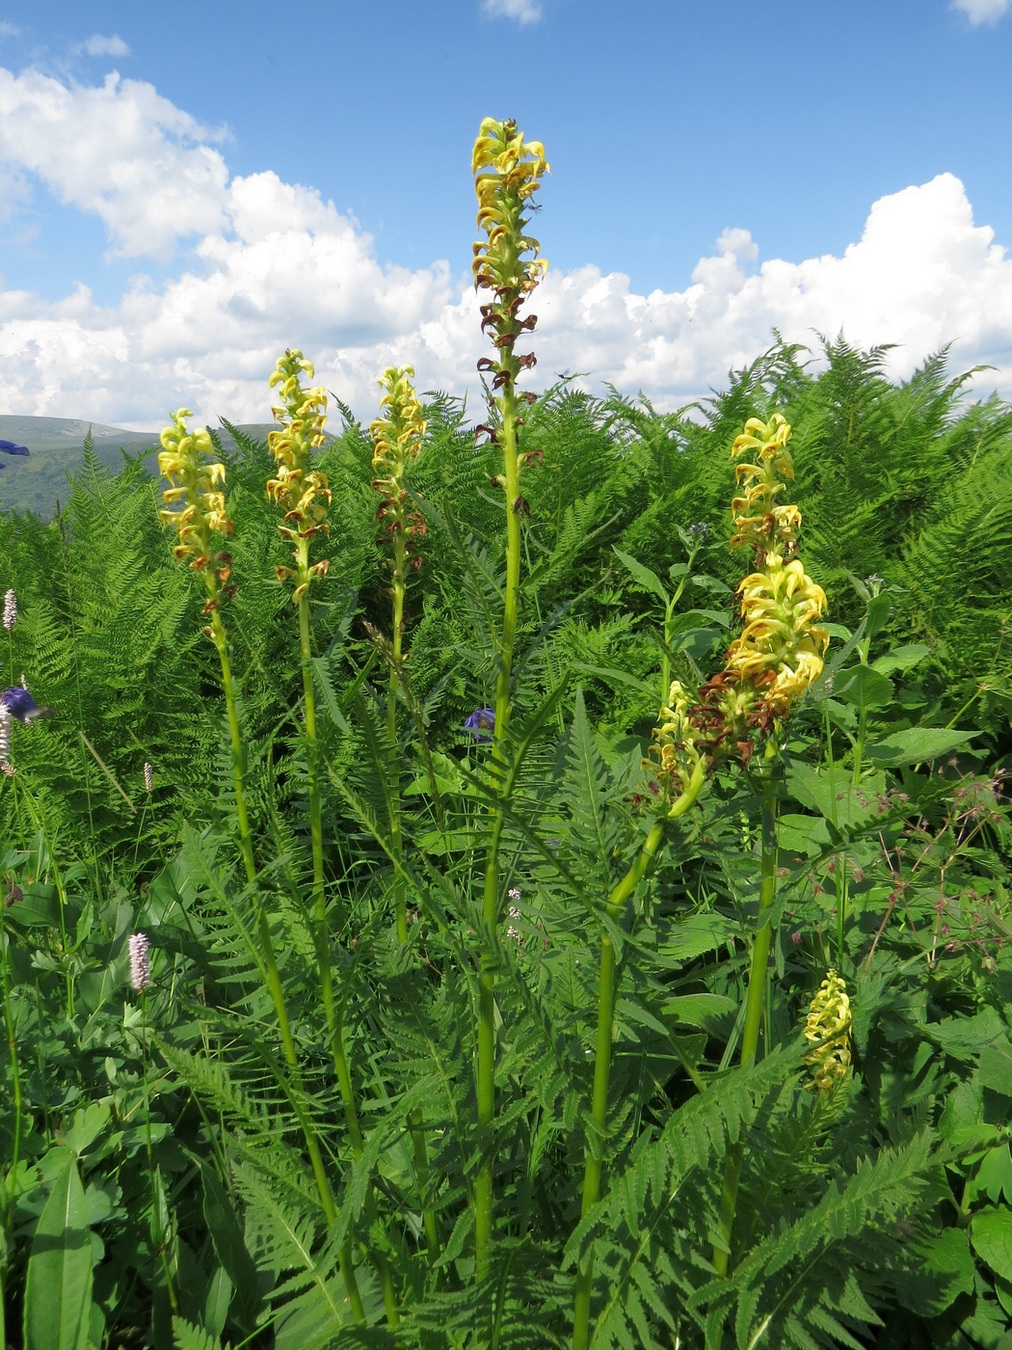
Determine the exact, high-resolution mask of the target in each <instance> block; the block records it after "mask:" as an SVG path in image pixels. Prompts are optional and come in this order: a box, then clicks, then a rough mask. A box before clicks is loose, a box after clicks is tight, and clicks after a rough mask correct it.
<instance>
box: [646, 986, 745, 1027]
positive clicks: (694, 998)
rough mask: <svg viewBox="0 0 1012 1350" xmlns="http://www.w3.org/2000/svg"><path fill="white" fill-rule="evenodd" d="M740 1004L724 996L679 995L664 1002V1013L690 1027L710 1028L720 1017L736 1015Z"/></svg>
mask: <svg viewBox="0 0 1012 1350" xmlns="http://www.w3.org/2000/svg"><path fill="white" fill-rule="evenodd" d="M737 1011H738V1004H737V1003H736V1002H735V1001H734V999H733V998H726V997H725V996H724V995H723V994H679V995H677V996H676V997H675V998H668V999H665V1000H664V1004H663V1012H664V1015H665V1016H666V1017H673V1018H674V1019H675V1021H676V1022H681V1023H683V1024H684V1025H685V1026H690V1027H708V1026H709V1025H710V1023H711V1022H713V1021H714V1020H715V1019H717V1018H719V1017H726V1016H727V1014H728V1013H736V1012H737Z"/></svg>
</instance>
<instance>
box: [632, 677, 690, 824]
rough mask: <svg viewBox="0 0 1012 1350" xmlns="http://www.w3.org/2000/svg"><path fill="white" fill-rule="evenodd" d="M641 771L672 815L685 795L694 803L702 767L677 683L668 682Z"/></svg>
mask: <svg viewBox="0 0 1012 1350" xmlns="http://www.w3.org/2000/svg"><path fill="white" fill-rule="evenodd" d="M643 768H644V769H645V770H646V771H647V772H648V773H649V774H651V776H652V777H653V779H654V780H655V781H656V784H657V790H658V793H659V795H660V797H661V800H662V802H663V803H664V804H665V805H666V806H667V807H669V809H670V810H672V811H674V810H677V808H678V807H679V804H680V799H681V798H683V797H685V796H686V795H687V794H690V793H691V795H692V800H695V797H696V795H698V791H699V788H700V787H701V786H702V777H703V774H704V773H705V764H704V763H703V756H702V754H701V753H700V750H699V747H698V745H697V743H696V729H695V727H694V726H693V724H692V721H691V717H690V703H689V695H688V693H687V692H686V690H685V689H684V687H683V686H682V684H681V681H679V680H672V682H671V688H670V690H669V692H668V702H667V705H666V706H665V707H663V708H662V709H661V711H660V714H659V716H658V720H657V726H656V727H655V728H654V732H653V743H652V744H651V746H650V749H649V750H648V751H647V753H646V756H645V758H644V759H643ZM678 814H681V812H680V811H679V812H678Z"/></svg>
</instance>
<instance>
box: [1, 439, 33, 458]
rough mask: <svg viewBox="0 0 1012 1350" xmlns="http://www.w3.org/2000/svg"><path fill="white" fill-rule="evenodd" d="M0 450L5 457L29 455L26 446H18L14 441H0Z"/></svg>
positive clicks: (29, 452)
mask: <svg viewBox="0 0 1012 1350" xmlns="http://www.w3.org/2000/svg"><path fill="white" fill-rule="evenodd" d="M0 450H2V451H3V453H4V454H5V455H28V454H31V451H30V450H29V449H28V446H27V445H18V444H17V442H16V441H0Z"/></svg>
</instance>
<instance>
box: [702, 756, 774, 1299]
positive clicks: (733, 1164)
mask: <svg viewBox="0 0 1012 1350" xmlns="http://www.w3.org/2000/svg"><path fill="white" fill-rule="evenodd" d="M779 794H780V774H779V764H778V763H777V749H776V744H775V742H774V741H772V740H771V741H768V742H767V745H766V752H765V763H764V764H763V776H762V787H761V801H762V806H761V811H762V843H761V853H760V862H759V910H758V913H757V915H756V933H755V940H754V942H753V944H752V964H751V966H750V968H749V977H748V992H747V994H746V996H745V1026H744V1029H743V1031H742V1038H741V1064H742V1067H743V1068H747V1067H748V1066H749V1065H752V1064H754V1063H755V1061H756V1055H757V1053H758V1049H759V1034H760V1030H761V1028H762V1022H763V1010H764V1007H765V1003H766V977H767V971H768V969H769V959H770V946H771V944H772V941H773V924H772V922H771V915H770V911H771V909H772V906H773V902H774V900H775V899H776V893H777V810H778V803H779ZM744 1153H745V1140H744V1138H740V1139H737V1140H736V1141H735V1142H734V1143H733V1144H731V1145H730V1146H729V1148H728V1150H727V1155H726V1157H725V1160H724V1185H723V1189H722V1191H721V1196H720V1210H719V1214H718V1219H717V1229H718V1232H719V1233H720V1237H721V1241H720V1242H719V1243H716V1244H715V1245H714V1248H713V1265H714V1269H715V1270H716V1271H717V1274H718V1275H726V1274H727V1268H728V1262H729V1260H730V1254H731V1230H732V1228H733V1227H734V1213H735V1209H736V1208H737V1204H738V1185H739V1182H740V1181H741V1165H742V1159H743V1157H744Z"/></svg>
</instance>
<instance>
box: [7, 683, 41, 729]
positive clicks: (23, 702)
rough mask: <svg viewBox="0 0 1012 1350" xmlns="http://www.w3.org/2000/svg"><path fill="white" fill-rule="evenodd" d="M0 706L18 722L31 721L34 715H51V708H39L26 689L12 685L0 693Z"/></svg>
mask: <svg viewBox="0 0 1012 1350" xmlns="http://www.w3.org/2000/svg"><path fill="white" fill-rule="evenodd" d="M0 708H2V709H3V710H4V711H5V712H6V713H7V714H8V715H9V716H11V717H16V718H17V719H18V721H19V722H31V721H32V720H33V719H34V718H36V717H52V715H53V714H52V709H51V708H40V707H39V705H38V704H37V703H36V702H35V700H34V699H33V698H32V696H31V694H30V693H29V692H28V690H27V689H22V688H21V687H20V686H19V685H12V686H11V688H10V689H5V690H4V691H3V693H2V694H0Z"/></svg>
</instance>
